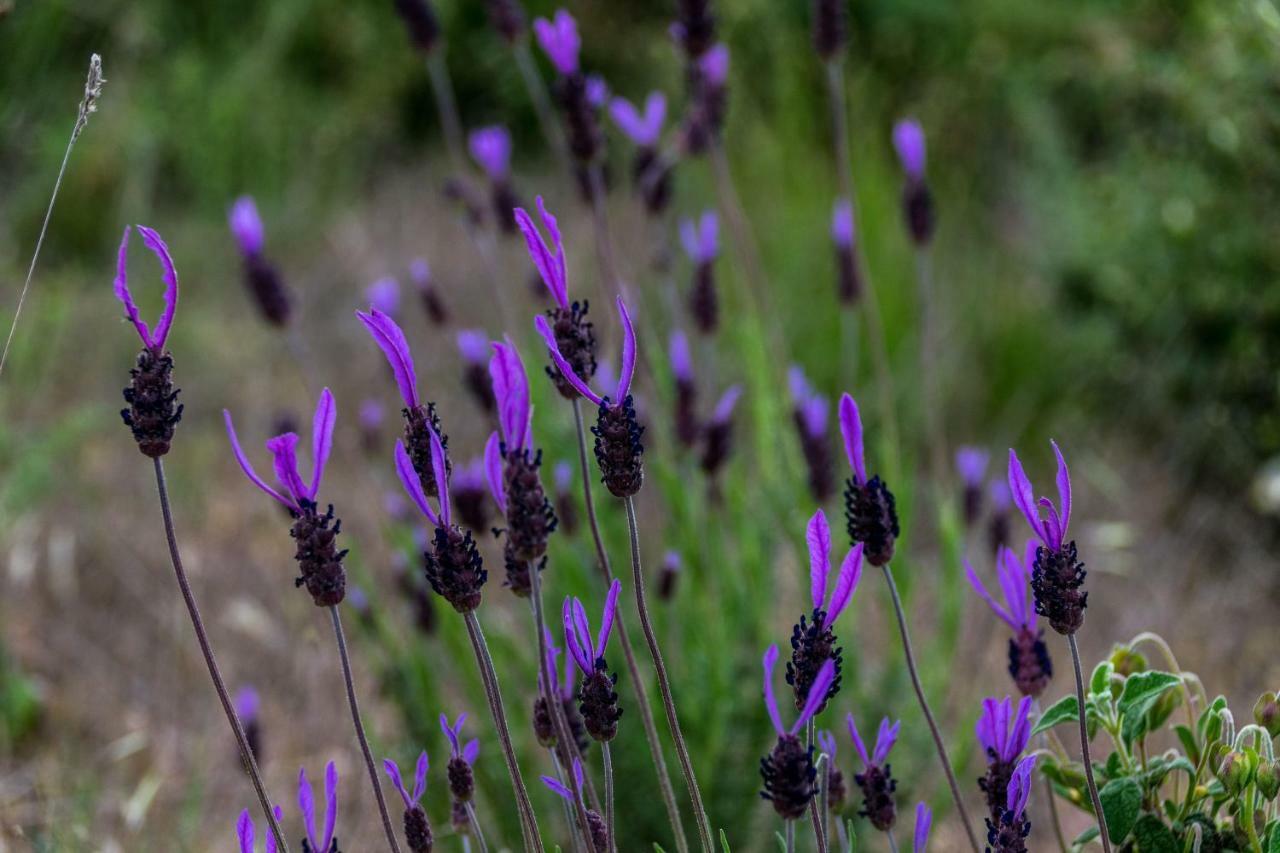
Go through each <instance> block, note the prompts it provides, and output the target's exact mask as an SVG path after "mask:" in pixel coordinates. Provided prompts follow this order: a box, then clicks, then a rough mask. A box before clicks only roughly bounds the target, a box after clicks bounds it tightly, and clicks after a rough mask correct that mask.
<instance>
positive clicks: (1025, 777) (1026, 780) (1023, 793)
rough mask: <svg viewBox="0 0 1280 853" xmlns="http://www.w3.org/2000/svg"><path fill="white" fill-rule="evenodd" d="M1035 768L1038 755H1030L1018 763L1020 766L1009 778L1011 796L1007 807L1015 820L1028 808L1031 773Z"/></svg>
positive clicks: (1007, 801)
mask: <svg viewBox="0 0 1280 853" xmlns="http://www.w3.org/2000/svg"><path fill="white" fill-rule="evenodd" d="M1035 766H1036V755H1035V754H1032V755H1028V756H1027V757H1026V758H1024V759H1022V760H1021V761H1019V762H1018V766H1017V767H1015V768H1013V775H1012V776H1011V777H1009V795H1008V799H1007V800H1006V802H1005V805H1006V806H1007V807H1008V809H1009V811H1011V812H1013V815H1014V817H1015V818H1020V817H1022V813H1023V811H1025V810H1026V808H1027V799H1028V798H1029V797H1030V796H1031V771H1032V770H1034V769H1035Z"/></svg>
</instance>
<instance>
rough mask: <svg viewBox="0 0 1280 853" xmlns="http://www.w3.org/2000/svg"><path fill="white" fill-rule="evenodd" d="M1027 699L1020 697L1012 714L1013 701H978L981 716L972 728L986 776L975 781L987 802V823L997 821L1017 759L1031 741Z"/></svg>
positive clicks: (1003, 808)
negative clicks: (980, 706) (981, 755)
mask: <svg viewBox="0 0 1280 853" xmlns="http://www.w3.org/2000/svg"><path fill="white" fill-rule="evenodd" d="M1031 701H1032V700H1031V697H1030V696H1023V697H1022V701H1021V702H1019V703H1018V709H1017V712H1016V713H1015V711H1014V709H1013V700H1012V699H1011V698H1009V697H1007V696H1006V697H1005V698H1004V699H1003V700H1002V701H997V700H996V699H995V698H987V699H983V700H982V714H981V715H980V716H979V717H978V722H977V724H976V726H975V727H974V733H975V734H976V735H977V738H978V745H979V746H981V747H982V752H983V756H984V758H986V761H987V773H986V775H985V776H983V777H982V778H981V779H979V780H978V786H979V787H980V788H982V792H983V794H985V795H986V799H987V810H988V812H989V813H990V815H991V820H992V821H993V822H995V823H999V822H1000V818H1001V815H1002V814H1003V813H1004V811H1005V808H1006V801H1007V800H1008V795H1009V781H1010V778H1011V777H1012V775H1013V772H1014V768H1015V766H1016V765H1017V763H1018V758H1019V756H1021V755H1022V753H1023V752H1024V751H1025V750H1026V748H1027V743H1028V742H1029V741H1030V739H1031V718H1030V714H1031Z"/></svg>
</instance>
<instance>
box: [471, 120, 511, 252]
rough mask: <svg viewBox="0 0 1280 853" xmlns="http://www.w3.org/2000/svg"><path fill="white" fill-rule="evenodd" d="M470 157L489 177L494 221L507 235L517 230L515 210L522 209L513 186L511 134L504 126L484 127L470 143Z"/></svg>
mask: <svg viewBox="0 0 1280 853" xmlns="http://www.w3.org/2000/svg"><path fill="white" fill-rule="evenodd" d="M467 146H468V147H469V148H470V149H471V157H472V159H474V160H475V161H476V163H478V164H479V165H480V168H481V169H484V172H485V174H486V175H488V177H489V201H490V204H491V206H492V208H493V218H494V220H495V221H496V222H497V223H498V227H499V228H501V229H502V230H503V232H504V233H507V234H514V233H515V230H516V223H515V219H514V218H513V217H512V211H514V210H515V209H516V208H517V207H519V206H520V199H518V198H517V197H516V193H515V189H514V187H513V186H512V184H511V134H510V133H508V132H507V129H506V128H505V127H502V126H501V125H492V126H490V127H482V128H480V129H479V130H474V131H472V132H471V136H470V137H469V138H468V140H467Z"/></svg>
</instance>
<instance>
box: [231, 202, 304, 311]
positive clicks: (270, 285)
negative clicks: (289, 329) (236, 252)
mask: <svg viewBox="0 0 1280 853" xmlns="http://www.w3.org/2000/svg"><path fill="white" fill-rule="evenodd" d="M227 224H228V226H230V228H231V234H232V236H233V237H235V241H236V245H237V246H238V247H239V249H240V257H241V258H242V259H243V261H244V281H245V286H246V287H248V288H249V293H250V294H251V295H252V296H253V299H254V302H256V303H257V305H258V310H259V311H261V312H262V316H263V318H264V319H265V320H266V321H267V322H268V323H270V324H271V325H273V326H277V327H283V326H284V325H285V324H286V323H288V322H289V315H290V313H291V309H292V306H291V304H290V303H291V299H290V296H289V291H288V289H287V288H286V287H285V286H284V280H283V279H282V278H281V277H280V273H279V271H278V270H277V269H276V268H275V266H274V265H272V263H271V262H270V261H268V260H267V257H266V255H265V253H264V252H263V246H264V245H265V243H266V237H265V236H264V235H265V232H264V230H263V227H262V218H261V217H260V216H259V215H258V206H257V205H256V204H255V203H254V201H253V198H252V197H251V196H247V195H245V196H240V198H238V199H236V200H235V203H234V204H232V205H231V209H230V210H229V211H228V212H227Z"/></svg>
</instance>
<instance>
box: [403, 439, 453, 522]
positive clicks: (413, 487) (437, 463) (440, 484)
mask: <svg viewBox="0 0 1280 853" xmlns="http://www.w3.org/2000/svg"><path fill="white" fill-rule="evenodd" d="M429 432H430V433H431V462H432V465H431V467H432V470H433V471H434V472H435V482H436V493H437V494H438V495H439V501H440V509H439V511H438V512H437V511H436V510H433V509H432V508H431V504H430V503H429V502H428V501H427V495H426V493H425V492H424V491H423V490H422V481H421V479H420V478H419V476H418V472H417V471H415V470H414V467H413V460H411V459H410V458H409V453H408V451H406V450H405V449H404V442H403V441H401V440H400V439H396V450H395V460H396V474H397V475H398V476H399V477H400V483H401V485H403V486H404V490H405V491H406V492H408V493H409V497H410V498H411V499H412V500H413V502H414V504H415V505H416V506H417V507H418V509H419V510H420V511H421V512H422V514H423V515H425V516H426V517H427V521H430V522H431V523H432V524H433V525H435V526H436V527H437V528H448V527H450V526H451V525H452V523H453V513H452V511H451V510H450V507H449V476H448V473H447V472H446V469H445V461H444V445H443V444H441V442H440V436H439V435H437V434H436V431H435V430H429Z"/></svg>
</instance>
